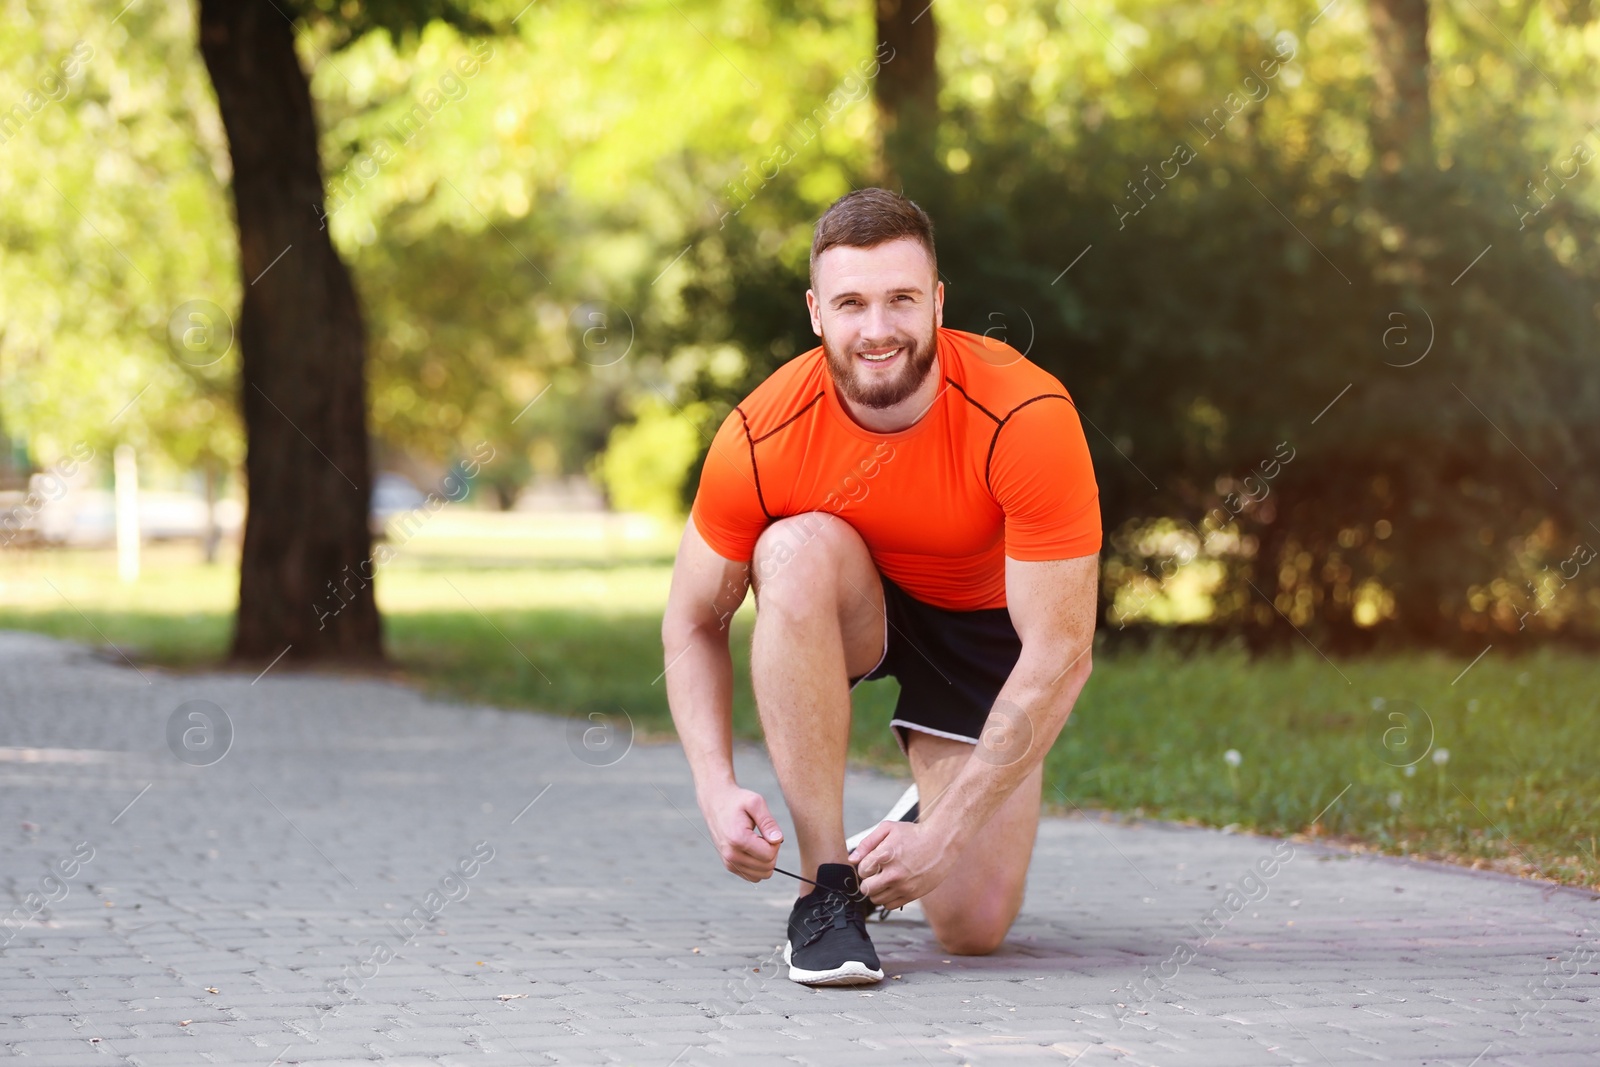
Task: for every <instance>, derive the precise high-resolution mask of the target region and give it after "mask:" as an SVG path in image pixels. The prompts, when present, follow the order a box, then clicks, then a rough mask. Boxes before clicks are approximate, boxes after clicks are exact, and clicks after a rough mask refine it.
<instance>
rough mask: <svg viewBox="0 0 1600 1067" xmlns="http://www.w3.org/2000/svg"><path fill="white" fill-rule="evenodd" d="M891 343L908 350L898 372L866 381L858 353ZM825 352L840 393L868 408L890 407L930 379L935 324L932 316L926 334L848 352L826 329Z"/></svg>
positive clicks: (899, 337) (902, 336)
mask: <svg viewBox="0 0 1600 1067" xmlns="http://www.w3.org/2000/svg"><path fill="white" fill-rule="evenodd" d="M891 346H896V347H900V348H903V349H905V351H904V352H902V353H901V356H900V365H899V367H898V368H896V372H895V373H894V374H893V375H891V376H889V377H888V378H885V379H883V380H881V381H866V380H864V379H865V375H864V374H863V373H862V367H861V364H860V363H859V362H857V356H858V355H859V354H860V353H862V352H867V351H870V350H872V349H875V348H888V347H891ZM822 351H823V353H824V354H825V355H826V356H827V359H828V372H829V373H830V374H832V375H833V384H834V387H835V388H836V389H838V390H839V393H840V395H842V396H844V397H846V398H847V399H849V400H850V401H851V402H852V403H855V404H860V405H861V406H862V407H865V408H889V407H893V406H894V405H896V404H898V403H900V401H902V400H904V399H906V398H907V397H909V396H910V395H911V394H913V393H915V392H916V391H917V389H918V388H920V387H921V385H922V383H923V382H924V381H926V380H927V378H928V373H929V371H931V370H932V369H933V357H934V354H935V352H936V351H937V345H936V344H935V343H934V327H933V322H932V319H931V318H930V319H929V323H928V330H927V333H925V334H924V335H923V336H921V337H913V336H910V335H908V334H896V335H895V336H893V337H888V338H884V339H882V340H874V341H872V342H870V343H868V342H861V343H859V344H857V345H856V346H855V347H854V348H852V349H851V350H850V351H848V352H846V351H843V350H841V349H838V348H835V347H834V345H833V344H832V343H831V342H829V340H828V335H827V332H826V331H824V332H823V335H822Z"/></svg>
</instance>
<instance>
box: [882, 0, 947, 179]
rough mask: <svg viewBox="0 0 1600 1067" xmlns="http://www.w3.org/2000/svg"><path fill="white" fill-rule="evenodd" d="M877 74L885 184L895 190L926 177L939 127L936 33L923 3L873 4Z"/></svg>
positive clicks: (930, 12)
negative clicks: (910, 180) (914, 177)
mask: <svg viewBox="0 0 1600 1067" xmlns="http://www.w3.org/2000/svg"><path fill="white" fill-rule="evenodd" d="M876 12H877V28H878V55H879V57H880V61H881V62H882V63H883V68H882V69H881V70H880V71H879V72H878V80H877V83H876V87H875V92H874V97H875V99H876V101H877V105H878V128H879V133H880V136H881V137H882V159H881V160H880V166H881V168H882V177H881V181H882V183H883V184H885V185H888V186H890V187H893V188H898V187H900V186H902V185H903V184H904V183H905V180H906V178H907V176H908V175H912V174H921V173H925V172H926V171H927V170H928V169H929V164H930V163H931V162H932V160H933V154H934V147H935V142H936V135H937V133H938V127H939V66H938V62H937V58H938V51H939V34H938V30H937V29H936V28H935V24H934V15H933V5H932V4H931V3H925V2H924V0H876Z"/></svg>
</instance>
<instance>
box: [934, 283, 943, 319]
mask: <svg viewBox="0 0 1600 1067" xmlns="http://www.w3.org/2000/svg"><path fill="white" fill-rule="evenodd" d="M933 324H934V325H935V326H943V325H944V282H939V283H938V284H936V285H935V286H934V287H933Z"/></svg>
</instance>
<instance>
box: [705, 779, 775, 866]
mask: <svg viewBox="0 0 1600 1067" xmlns="http://www.w3.org/2000/svg"><path fill="white" fill-rule="evenodd" d="M700 811H701V813H702V814H703V815H705V817H706V826H707V828H708V829H710V831H711V840H712V842H713V843H714V844H715V845H716V846H717V853H718V854H719V855H721V856H722V865H723V866H724V867H726V868H728V870H730V871H732V872H733V873H734V874H737V875H738V876H739V877H740V878H743V879H744V880H745V881H747V882H760V881H763V880H764V879H767V878H771V877H772V868H773V867H774V866H775V865H776V864H777V862H778V846H779V845H780V844H782V843H783V831H782V830H780V829H778V820H776V819H774V818H773V817H772V813H771V812H770V811H768V810H767V802H766V801H765V800H763V799H761V794H760V793H755V792H752V791H750V790H748V789H741V788H739V787H738V786H736V785H735V786H730V787H728V788H726V789H723V790H721V791H719V792H717V793H714V794H712V795H711V796H710V797H708V798H706V799H705V800H703V801H702V802H701V804H700Z"/></svg>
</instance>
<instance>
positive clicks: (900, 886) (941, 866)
mask: <svg viewBox="0 0 1600 1067" xmlns="http://www.w3.org/2000/svg"><path fill="white" fill-rule="evenodd" d="M957 858H959V850H957V849H956V848H954V847H953V846H952V842H951V841H950V840H949V839H948V838H947V837H946V836H945V835H944V834H943V833H941V832H940V831H938V830H936V829H934V828H932V827H928V826H923V825H921V824H919V823H914V822H883V823H879V824H878V826H877V828H876V829H874V830H873V831H872V832H871V833H870V834H868V835H867V836H866V837H865V838H864V839H863V840H862V842H861V844H859V845H857V846H856V848H855V851H854V852H852V853H850V862H852V863H854V864H855V865H856V874H857V876H858V877H859V878H860V879H861V889H862V892H864V893H866V894H867V896H869V897H871V898H872V903H873V904H875V905H877V906H879V907H883V908H900V907H904V906H905V905H907V904H909V903H911V902H912V901H913V900H920V899H921V898H922V897H925V896H927V895H928V894H929V893H931V892H933V891H934V890H935V889H937V888H938V887H939V883H940V882H943V881H944V880H945V879H946V878H947V877H949V875H950V872H951V870H952V869H953V868H954V867H955V862H956V860H957Z"/></svg>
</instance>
